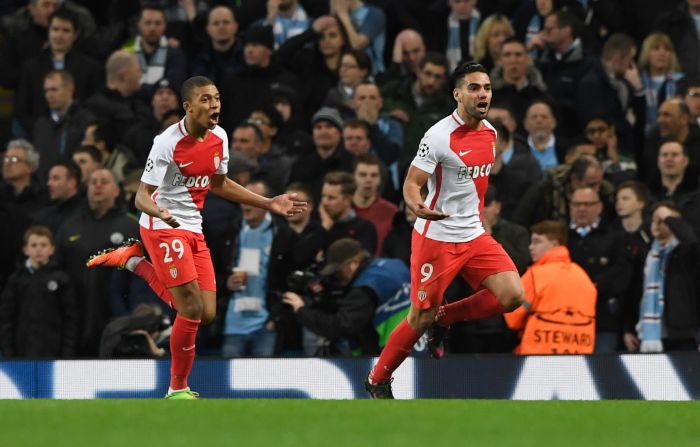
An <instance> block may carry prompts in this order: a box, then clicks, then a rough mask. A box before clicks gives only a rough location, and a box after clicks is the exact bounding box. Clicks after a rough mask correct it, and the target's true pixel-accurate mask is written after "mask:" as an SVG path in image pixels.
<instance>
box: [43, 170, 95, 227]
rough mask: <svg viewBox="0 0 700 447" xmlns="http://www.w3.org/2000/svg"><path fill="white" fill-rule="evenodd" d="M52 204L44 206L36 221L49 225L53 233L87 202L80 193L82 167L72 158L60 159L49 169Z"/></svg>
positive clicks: (48, 183)
mask: <svg viewBox="0 0 700 447" xmlns="http://www.w3.org/2000/svg"><path fill="white" fill-rule="evenodd" d="M48 177H49V180H48V182H47V183H46V184H47V185H48V187H49V188H48V189H49V198H50V199H51V205H50V206H47V207H45V208H43V209H42V210H41V211H40V212H39V213H38V214H37V217H36V223H37V224H39V225H44V226H46V227H48V228H49V229H50V230H51V232H52V233H53V234H56V233H58V229H59V228H60V227H61V225H62V224H63V222H64V221H65V220H66V219H67V218H68V217H69V216H70V215H71V214H73V213H74V212H75V211H76V210H77V209H79V208H80V207H81V206H82V205H83V204H84V202H85V199H84V198H83V196H82V194H80V168H79V167H78V165H76V164H75V163H74V162H73V161H72V160H66V161H59V162H58V163H56V164H54V165H53V166H52V167H51V169H50V170H49V176H48Z"/></svg>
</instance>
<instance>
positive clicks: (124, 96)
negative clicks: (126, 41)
mask: <svg viewBox="0 0 700 447" xmlns="http://www.w3.org/2000/svg"><path fill="white" fill-rule="evenodd" d="M105 73H106V84H105V87H104V88H103V89H102V90H101V91H99V92H97V93H95V94H94V95H93V96H92V97H90V98H89V99H88V100H87V101H86V102H85V107H86V108H87V109H88V110H89V111H90V112H92V114H93V115H95V117H96V118H97V119H98V120H99V121H101V122H104V123H109V126H110V127H111V128H112V129H113V132H114V134H115V135H120V136H121V135H124V134H125V133H126V131H127V130H128V129H129V128H130V127H131V126H133V125H134V124H136V123H138V122H140V121H143V120H147V119H148V117H149V115H151V114H152V112H151V111H150V110H149V108H148V107H147V106H146V104H144V103H142V102H141V100H140V99H138V98H137V97H136V96H135V95H136V93H137V92H138V91H139V86H140V82H141V81H140V80H141V68H140V65H139V60H138V58H137V57H136V56H135V55H133V54H129V53H127V52H126V51H122V50H119V51H115V52H114V53H112V54H111V55H110V56H109V58H108V59H107V63H106V64H105Z"/></svg>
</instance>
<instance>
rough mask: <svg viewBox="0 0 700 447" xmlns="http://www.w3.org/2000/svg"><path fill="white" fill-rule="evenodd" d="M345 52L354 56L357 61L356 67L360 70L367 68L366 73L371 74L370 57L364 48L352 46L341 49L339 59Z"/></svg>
mask: <svg viewBox="0 0 700 447" xmlns="http://www.w3.org/2000/svg"><path fill="white" fill-rule="evenodd" d="M346 54H348V55H350V56H352V57H354V58H355V62H357V66H358V68H360V69H361V70H367V74H368V75H371V74H372V59H370V57H369V55H368V54H367V53H366V52H365V51H364V50H356V49H354V48H349V49H347V50H345V51H343V54H342V55H341V56H340V57H341V59H342V57H343V56H345V55H346Z"/></svg>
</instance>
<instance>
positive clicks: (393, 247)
mask: <svg viewBox="0 0 700 447" xmlns="http://www.w3.org/2000/svg"><path fill="white" fill-rule="evenodd" d="M415 223H416V214H415V213H414V212H413V211H411V210H410V208H408V207H407V206H405V205H404V204H403V202H402V203H401V208H399V212H398V213H396V214H395V215H394V222H392V224H391V231H390V232H389V234H387V235H386V239H384V244H383V246H382V257H385V258H396V259H400V260H402V261H403V263H404V264H406V266H407V267H408V266H410V265H411V235H412V234H413V224H415Z"/></svg>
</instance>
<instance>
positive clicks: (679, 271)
mask: <svg viewBox="0 0 700 447" xmlns="http://www.w3.org/2000/svg"><path fill="white" fill-rule="evenodd" d="M664 222H665V223H666V225H668V227H669V229H670V230H671V232H672V233H673V235H674V236H675V237H676V239H678V241H679V242H680V244H679V245H678V246H677V247H676V248H675V249H674V250H673V251H672V252H671V254H670V255H669V256H670V257H669V259H668V263H667V264H666V275H665V278H664V315H663V318H664V324H665V325H666V330H667V331H668V338H669V339H695V335H696V334H697V332H698V329H700V303H699V302H698V301H699V300H700V297H698V278H697V276H698V272H699V271H700V269H699V268H698V265H699V263H700V241H698V237H697V235H696V234H695V232H694V231H693V229H692V228H691V227H690V225H688V224H687V223H685V222H684V221H683V219H681V218H678V217H667V218H666V220H665V221H664Z"/></svg>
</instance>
